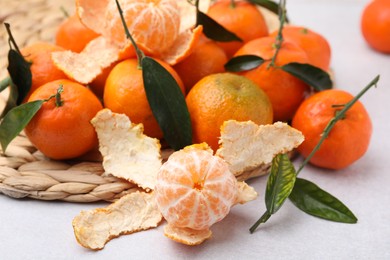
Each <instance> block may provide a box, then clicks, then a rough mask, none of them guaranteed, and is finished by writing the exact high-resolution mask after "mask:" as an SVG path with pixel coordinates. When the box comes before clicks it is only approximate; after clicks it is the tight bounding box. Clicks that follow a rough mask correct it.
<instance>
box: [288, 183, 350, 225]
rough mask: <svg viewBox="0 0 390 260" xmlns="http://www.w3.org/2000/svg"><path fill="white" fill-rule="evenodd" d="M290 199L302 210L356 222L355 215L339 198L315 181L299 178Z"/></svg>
mask: <svg viewBox="0 0 390 260" xmlns="http://www.w3.org/2000/svg"><path fill="white" fill-rule="evenodd" d="M290 200H291V201H292V202H293V203H294V205H295V206H297V207H298V208H299V209H300V210H302V211H304V212H306V213H308V214H310V215H313V216H316V217H319V218H323V219H326V220H330V221H335V222H342V223H356V222H357V218H356V217H355V215H354V214H353V213H352V212H351V211H350V210H349V209H348V208H347V207H346V206H345V205H344V204H343V203H342V202H341V201H339V200H338V199H337V198H335V197H333V196H332V195H331V194H329V193H327V192H326V191H324V190H322V189H320V188H319V187H318V186H317V185H315V184H314V183H312V182H310V181H308V180H305V179H301V178H297V180H296V182H295V186H294V189H293V191H292V193H291V194H290Z"/></svg>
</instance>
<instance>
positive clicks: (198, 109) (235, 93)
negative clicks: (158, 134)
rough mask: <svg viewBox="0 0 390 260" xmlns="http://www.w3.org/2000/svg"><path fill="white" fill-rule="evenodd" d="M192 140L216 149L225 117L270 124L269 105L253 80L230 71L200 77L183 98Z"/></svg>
mask: <svg viewBox="0 0 390 260" xmlns="http://www.w3.org/2000/svg"><path fill="white" fill-rule="evenodd" d="M186 103H187V107H188V111H189V112H190V117H191V123H192V133H193V142H194V143H202V142H206V143H207V144H208V145H209V146H210V147H211V148H212V149H213V150H214V151H216V150H217V149H218V147H219V146H218V138H219V136H220V127H221V125H222V124H223V122H225V121H226V120H229V119H234V120H237V121H248V120H251V121H253V122H255V123H256V124H270V123H272V117H273V114H272V105H271V103H270V100H269V98H268V97H267V95H266V94H265V93H264V91H262V90H261V89H260V88H259V87H258V86H257V85H256V84H255V83H254V82H253V81H251V80H248V79H247V78H245V77H242V76H238V75H235V74H230V73H218V74H212V75H209V76H207V77H204V78H203V79H201V80H200V81H199V82H198V83H197V84H195V86H194V87H193V88H192V89H191V91H190V92H189V93H188V95H187V97H186Z"/></svg>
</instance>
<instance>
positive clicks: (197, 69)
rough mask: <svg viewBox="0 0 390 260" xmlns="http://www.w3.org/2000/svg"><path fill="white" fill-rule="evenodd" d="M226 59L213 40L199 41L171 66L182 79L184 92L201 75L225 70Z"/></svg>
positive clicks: (187, 90)
mask: <svg viewBox="0 0 390 260" xmlns="http://www.w3.org/2000/svg"><path fill="white" fill-rule="evenodd" d="M227 61H228V59H227V56H226V54H225V52H224V50H223V49H222V48H221V47H220V46H218V45H217V44H216V43H215V42H213V41H201V42H200V43H199V44H198V46H197V47H196V48H195V49H194V51H193V52H192V53H191V54H190V55H189V56H188V57H187V58H185V59H184V60H183V61H181V62H179V63H178V64H176V65H175V66H174V67H173V68H174V69H175V70H176V72H177V73H178V74H179V76H180V78H181V79H182V80H183V83H184V86H185V87H186V92H187V93H188V92H189V91H190V89H191V88H192V87H193V86H194V85H195V84H196V83H197V82H198V81H199V80H200V79H202V78H203V77H205V76H208V75H210V74H214V73H221V72H224V71H225V68H224V65H225V64H226V62H227Z"/></svg>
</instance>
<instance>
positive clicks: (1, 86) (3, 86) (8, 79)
mask: <svg viewBox="0 0 390 260" xmlns="http://www.w3.org/2000/svg"><path fill="white" fill-rule="evenodd" d="M10 85H11V77H6V78H4V79H2V80H1V81H0V92H1V91H3V90H4V89H6V88H7V87H9V86H10Z"/></svg>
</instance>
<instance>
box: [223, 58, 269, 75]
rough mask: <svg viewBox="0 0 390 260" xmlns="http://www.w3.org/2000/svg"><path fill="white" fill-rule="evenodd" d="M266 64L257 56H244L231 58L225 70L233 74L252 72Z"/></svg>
mask: <svg viewBox="0 0 390 260" xmlns="http://www.w3.org/2000/svg"><path fill="white" fill-rule="evenodd" d="M263 63H264V59H263V58H261V57H259V56H256V55H242V56H237V57H234V58H231V59H230V60H229V61H228V62H227V63H226V64H225V69H226V70H227V71H232V72H240V71H247V70H252V69H255V68H257V67H259V66H260V65H261V64H263Z"/></svg>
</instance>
